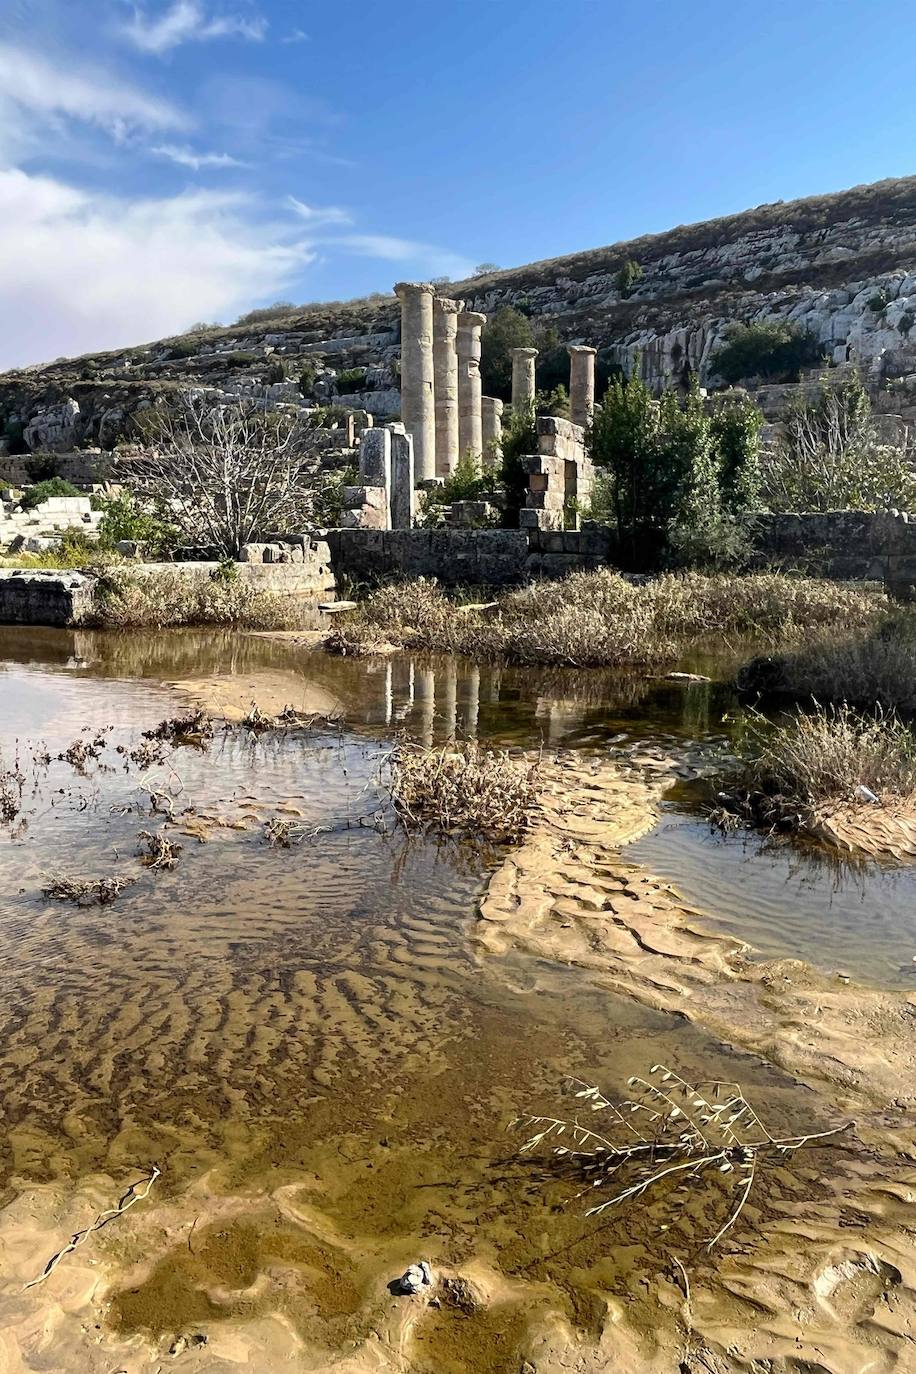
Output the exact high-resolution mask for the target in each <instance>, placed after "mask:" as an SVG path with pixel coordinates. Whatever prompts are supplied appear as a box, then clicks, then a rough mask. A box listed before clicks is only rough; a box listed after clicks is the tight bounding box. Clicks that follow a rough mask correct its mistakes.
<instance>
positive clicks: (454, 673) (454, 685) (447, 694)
mask: <svg viewBox="0 0 916 1374" xmlns="http://www.w3.org/2000/svg"><path fill="white" fill-rule="evenodd" d="M440 682H441V686H442V738H443V739H454V738H455V723H456V718H457V710H456V706H457V699H458V670H457V668H456V667H455V664H454V663H453V662H452V661H451V660H449V661H448V662H446V663H445V664H443V666H442V675H441V679H440Z"/></svg>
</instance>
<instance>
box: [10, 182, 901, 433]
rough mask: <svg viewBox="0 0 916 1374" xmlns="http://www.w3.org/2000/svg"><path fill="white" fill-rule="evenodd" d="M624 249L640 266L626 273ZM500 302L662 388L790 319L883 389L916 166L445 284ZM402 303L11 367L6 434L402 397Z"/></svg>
mask: <svg viewBox="0 0 916 1374" xmlns="http://www.w3.org/2000/svg"><path fill="white" fill-rule="evenodd" d="M627 260H633V261H635V262H638V263H639V265H640V267H641V268H642V276H641V277H640V279H639V280H638V282H637V283H636V285H635V287H634V288H633V289H632V290H631V292H630V293H629V294H628V295H624V294H623V293H622V292H621V290H620V289H619V286H618V284H617V274H618V272H619V270H620V268H621V266H622V265H623V263H624V262H626V261H627ZM448 293H449V295H450V296H456V297H460V298H462V299H463V300H464V301H465V302H466V304H467V307H468V308H469V309H474V310H481V311H483V312H485V313H488V314H489V313H493V312H495V311H496V310H498V309H499V308H500V307H502V306H506V305H513V306H516V307H518V308H520V309H522V310H524V311H525V313H527V314H529V315H530V316H531V317H532V318H536V319H539V320H543V321H544V322H545V323H549V324H552V325H553V326H555V328H556V329H557V331H558V333H559V335H560V338H561V339H562V340H563V341H564V342H568V343H577V342H578V343H589V344H593V345H596V346H597V347H598V348H599V349H601V350H602V352H603V354H604V356H605V357H606V358H607V359H609V360H611V361H615V362H619V363H621V364H623V365H624V366H625V367H626V369H627V370H628V371H630V370H632V368H633V367H634V366H638V367H639V369H640V370H641V372H642V374H643V376H644V377H645V378H646V380H647V381H649V382H650V384H651V385H653V386H654V387H655V388H657V389H660V388H661V387H663V386H664V385H667V384H669V383H671V382H673V381H675V380H680V379H681V378H683V376H684V374H685V371H686V370H688V369H689V370H690V371H691V372H692V373H694V374H697V375H698V376H699V377H700V379H701V381H703V382H704V383H712V384H715V383H716V380H717V379H716V377H715V374H714V370H713V365H712V361H711V360H712V358H713V355H714V354H715V351H716V349H717V348H718V347H719V345H720V343H721V342H722V339H723V336H724V333H725V331H726V330H727V328H728V326H729V325H730V324H732V323H734V322H735V321H743V322H751V321H756V320H792V321H796V322H797V323H798V324H799V325H800V326H801V327H803V328H804V329H807V330H808V331H809V332H810V333H811V334H812V335H813V336H815V337H816V338H817V340H818V341H819V342H820V343H821V344H822V345H823V348H824V352H825V353H826V354H828V356H830V357H831V358H832V359H833V360H834V361H836V362H846V361H855V362H856V363H857V364H858V365H859V366H860V367H861V368H862V369H863V370H864V371H865V372H866V373H868V374H869V375H870V377H871V379H872V381H873V382H874V383H875V384H876V385H881V384H883V383H884V382H885V381H886V380H887V379H889V378H897V377H903V376H906V375H908V374H909V375H912V374H914V373H916V177H910V178H906V179H904V180H900V181H890V182H879V183H878V184H876V185H874V186H866V187H858V188H855V189H854V190H852V191H846V192H841V193H838V194H837V195H832V196H822V197H817V198H813V199H808V200H801V201H794V202H791V203H789V204H776V205H767V206H761V207H758V208H757V209H756V210H750V211H747V212H745V213H744V214H741V215H733V216H731V217H729V218H726V219H719V220H712V221H709V222H706V223H703V224H696V225H689V226H686V227H681V228H678V229H673V230H671V231H670V232H668V233H665V234H656V235H651V236H646V237H644V238H641V239H636V240H633V241H631V242H629V243H622V244H615V245H613V246H611V247H608V248H601V249H595V250H593V251H590V252H585V253H578V254H573V255H571V256H569V257H565V258H558V259H554V260H552V261H549V262H540V263H533V264H530V265H529V266H526V267H520V268H515V269H512V270H509V271H501V272H495V273H492V274H490V275H488V276H485V277H478V278H475V279H473V280H471V281H467V282H455V283H450V284H449V286H448ZM399 354H400V338H399V317H398V309H397V302H396V301H395V300H394V298H393V297H391V298H387V297H377V298H373V299H372V300H370V301H353V302H349V303H346V304H341V305H327V306H312V307H303V308H302V309H301V310H297V311H292V312H290V314H289V315H288V316H286V317H284V318H282V319H279V320H271V321H269V322H266V323H262V324H254V325H247V326H234V327H231V328H227V329H219V330H212V331H207V332H205V333H201V334H199V335H194V336H183V337H181V338H179V339H171V340H166V341H164V342H162V343H160V344H153V345H150V346H148V347H145V348H138V349H128V350H124V351H122V352H119V353H110V354H101V355H95V356H93V357H86V358H81V359H76V360H73V361H65V362H60V363H54V364H51V365H49V366H47V367H43V368H31V369H27V370H23V371H20V372H18V373H15V374H7V375H6V376H4V377H0V434H2V432H3V429H4V427H5V429H6V431H7V433H8V434H12V435H14V436H22V435H24V437H25V440H26V442H27V443H28V444H29V445H30V446H31V447H33V448H41V447H46V446H50V447H57V448H62V447H72V446H73V445H74V444H76V445H86V444H97V445H100V446H101V447H108V446H110V445H111V444H113V443H115V442H116V441H117V440H118V439H119V438H121V437H129V435H130V432H131V428H132V425H131V421H132V416H133V415H134V414H135V413H136V411H137V410H139V409H142V408H144V407H146V406H150V405H158V404H167V403H168V397H169V394H170V392H172V391H174V389H175V388H176V387H178V386H181V387H192V388H195V389H199V390H201V391H204V392H207V393H208V394H210V395H212V396H214V397H220V396H223V397H232V396H240V395H255V396H259V397H263V399H264V400H265V402H266V403H268V404H271V405H286V406H295V407H303V408H308V407H309V406H313V405H315V404H316V403H327V402H334V401H336V402H339V403H340V404H343V405H346V406H349V407H360V408H364V409H367V410H369V411H371V412H373V413H374V414H375V415H377V416H379V417H380V418H382V417H391V416H392V415H396V414H397V413H398V412H399V409H400V395H399V382H398V359H399Z"/></svg>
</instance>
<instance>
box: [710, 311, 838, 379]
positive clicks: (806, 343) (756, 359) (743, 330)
mask: <svg viewBox="0 0 916 1374" xmlns="http://www.w3.org/2000/svg"><path fill="white" fill-rule="evenodd" d="M823 351H824V350H823V346H822V345H821V344H820V343H819V342H818V340H817V339H816V338H815V337H814V336H813V335H812V334H808V333H806V332H805V331H804V330H803V329H800V328H799V326H798V325H797V324H792V323H789V322H787V321H779V322H770V323H763V322H760V323H757V324H735V325H732V326H731V328H730V329H729V330H728V333H727V334H726V340H725V343H724V344H722V346H721V347H720V348H718V349H717V350H716V352H715V353H714V354H713V355H712V358H711V359H710V370H711V371H712V372H713V373H718V375H719V376H720V377H721V378H722V380H723V381H725V382H729V383H734V382H741V381H745V380H747V379H748V378H750V377H766V378H768V379H771V380H773V381H782V382H796V381H798V375H799V372H800V371H801V369H802V368H803V367H816V366H817V364H818V363H819V362H820V361H821V359H822V356H823Z"/></svg>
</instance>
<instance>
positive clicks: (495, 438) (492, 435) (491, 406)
mask: <svg viewBox="0 0 916 1374" xmlns="http://www.w3.org/2000/svg"><path fill="white" fill-rule="evenodd" d="M480 406H481V411H480V413H481V429H482V433H483V465H484V467H493V466H494V465H495V464H496V462H497V453H498V449H499V444H500V441H501V440H502V437H503V403H502V401H500V400H499V399H498V398H497V397H496V396H481V398H480Z"/></svg>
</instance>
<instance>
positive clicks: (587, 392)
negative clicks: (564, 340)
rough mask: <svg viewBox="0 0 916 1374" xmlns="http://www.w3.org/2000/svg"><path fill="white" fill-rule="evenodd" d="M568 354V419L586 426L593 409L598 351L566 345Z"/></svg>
mask: <svg viewBox="0 0 916 1374" xmlns="http://www.w3.org/2000/svg"><path fill="white" fill-rule="evenodd" d="M566 352H567V353H568V354H569V418H570V419H571V420H572V422H573V424H574V425H587V424H588V422H589V420H590V419H591V418H592V411H593V410H594V409H595V357H596V356H597V352H598V350H597V349H595V348H585V347H584V346H583V345H581V344H567V345H566Z"/></svg>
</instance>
